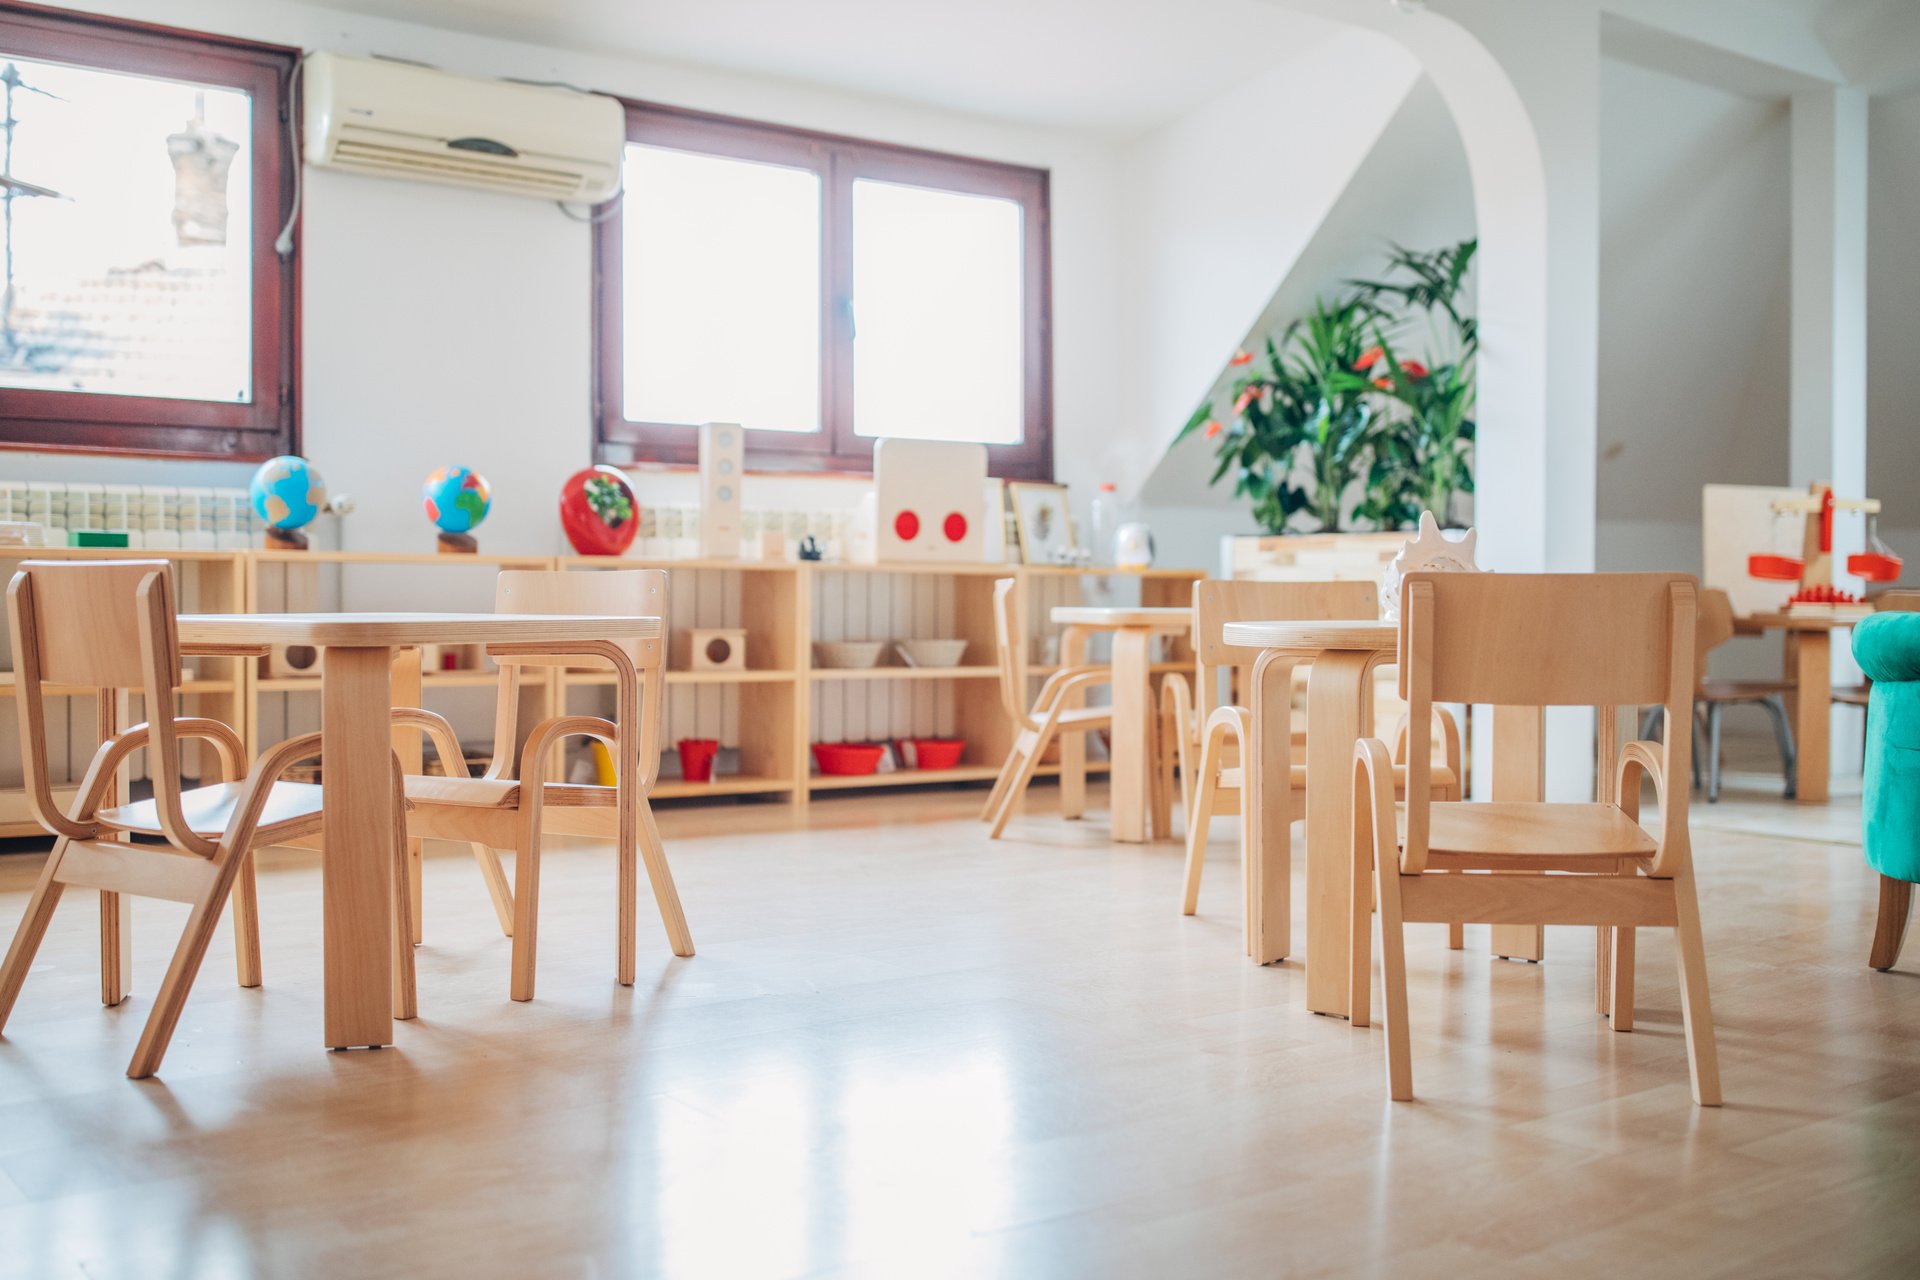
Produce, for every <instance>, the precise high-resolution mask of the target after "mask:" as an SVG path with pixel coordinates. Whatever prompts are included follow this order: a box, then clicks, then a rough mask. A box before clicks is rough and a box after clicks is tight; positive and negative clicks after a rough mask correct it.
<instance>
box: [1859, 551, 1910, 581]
mask: <svg viewBox="0 0 1920 1280" xmlns="http://www.w3.org/2000/svg"><path fill="white" fill-rule="evenodd" d="M1905 563H1906V562H1905V561H1904V560H1902V559H1901V558H1900V557H1899V556H1896V555H1886V554H1883V553H1881V552H1878V551H1863V552H1861V553H1860V554H1859V555H1853V556H1848V557H1847V572H1848V573H1850V574H1852V575H1853V576H1854V577H1856V578H1864V579H1866V580H1867V581H1868V582H1894V581H1897V580H1898V579H1899V577H1900V569H1901V567H1902V566H1903V565H1904V564H1905Z"/></svg>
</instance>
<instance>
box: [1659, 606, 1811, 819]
mask: <svg viewBox="0 0 1920 1280" xmlns="http://www.w3.org/2000/svg"><path fill="white" fill-rule="evenodd" d="M1733 635H1734V627H1733V600H1732V598H1731V597H1730V596H1728V595H1727V593H1726V592H1724V591H1721V590H1719V589H1718V588H1715V587H1706V588H1703V589H1701V591H1700V619H1699V622H1698V623H1697V625H1696V626H1695V629H1694V636H1693V643H1694V692H1693V704H1694V707H1695V708H1698V709H1699V710H1702V711H1704V712H1706V718H1707V735H1706V750H1705V753H1704V754H1705V755H1706V777H1707V803H1708V804H1718V803H1719V801H1720V722H1721V718H1722V717H1723V716H1724V715H1725V713H1726V710H1727V708H1728V707H1733V706H1741V705H1743V704H1751V705H1754V706H1758V707H1761V708H1763V709H1764V710H1765V711H1766V713H1767V715H1768V717H1769V718H1770V719H1771V720H1772V721H1773V736H1774V740H1775V741H1776V742H1778V743H1779V745H1780V772H1781V774H1782V776H1783V777H1784V778H1785V779H1786V798H1787V799H1789V800H1791V799H1793V790H1794V784H1793V779H1794V772H1793V763H1794V743H1793V726H1792V724H1791V723H1789V722H1788V720H1787V704H1786V695H1788V694H1790V693H1792V692H1793V691H1794V684H1793V681H1791V680H1728V679H1724V678H1720V677H1715V676H1709V675H1708V674H1707V662H1708V658H1709V655H1711V654H1712V652H1713V651H1714V650H1715V649H1718V648H1719V647H1720V646H1721V645H1723V644H1725V643H1726V642H1727V641H1729V640H1731V639H1733ZM1660 715H1661V709H1660V708H1659V707H1649V708H1647V710H1646V712H1645V713H1644V714H1643V715H1642V716H1641V719H1640V736H1641V737H1642V738H1652V737H1653V726H1654V725H1655V724H1656V723H1657V722H1658V721H1659V719H1660ZM1687 723H1688V726H1689V731H1691V729H1692V727H1693V726H1694V724H1695V721H1694V719H1693V716H1692V713H1691V712H1689V714H1688V718H1687ZM1693 775H1694V777H1695V779H1696V781H1697V780H1698V778H1699V775H1700V762H1699V761H1698V760H1696V761H1695V762H1694V767H1693Z"/></svg>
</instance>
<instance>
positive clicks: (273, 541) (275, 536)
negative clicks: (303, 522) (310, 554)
mask: <svg viewBox="0 0 1920 1280" xmlns="http://www.w3.org/2000/svg"><path fill="white" fill-rule="evenodd" d="M307 549H308V543H307V535H306V534H304V533H302V532H300V531H299V530H298V529H275V528H271V527H269V528H268V529H267V550H269V551H305V550H307Z"/></svg>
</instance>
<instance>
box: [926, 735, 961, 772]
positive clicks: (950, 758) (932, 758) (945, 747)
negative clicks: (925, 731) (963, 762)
mask: <svg viewBox="0 0 1920 1280" xmlns="http://www.w3.org/2000/svg"><path fill="white" fill-rule="evenodd" d="M966 749H967V740H966V739H965V738H915V739H914V740H913V767H914V768H916V769H952V768H955V767H956V766H958V765H959V763H960V756H961V755H962V753H964V752H965V751H966Z"/></svg>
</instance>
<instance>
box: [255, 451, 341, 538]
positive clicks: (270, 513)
mask: <svg viewBox="0 0 1920 1280" xmlns="http://www.w3.org/2000/svg"><path fill="white" fill-rule="evenodd" d="M248 492H249V494H250V495H251V496H252V498H253V514H255V515H257V516H259V517H260V519H261V520H263V521H264V522H266V524H267V527H268V528H272V529H286V530H293V529H300V528H304V527H305V526H307V525H309V524H312V523H313V518H314V517H315V516H317V515H319V514H320V513H321V512H322V511H324V510H326V507H327V482H326V481H324V480H322V479H321V478H320V473H319V472H318V471H315V470H314V469H313V468H312V467H310V466H308V465H307V460H306V459H305V458H302V457H297V456H295V455H294V454H284V455H282V456H281V457H278V458H269V459H267V460H266V461H265V462H263V463H261V464H260V469H259V470H258V471H256V472H254V473H253V483H252V484H251V485H250V486H248Z"/></svg>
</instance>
